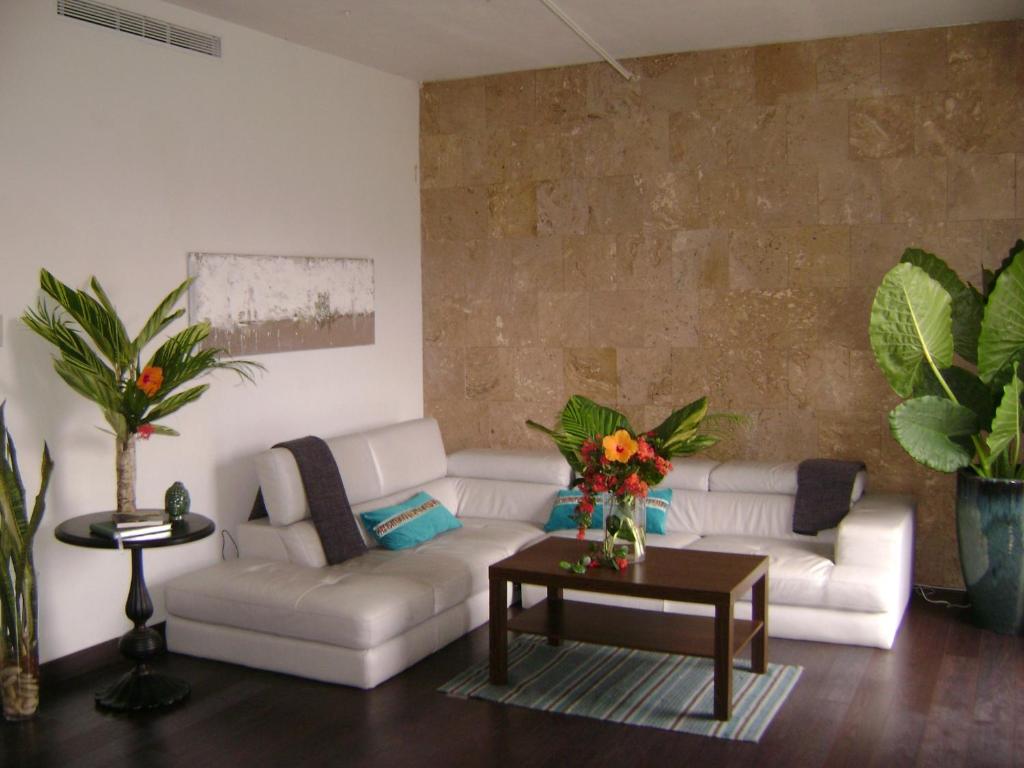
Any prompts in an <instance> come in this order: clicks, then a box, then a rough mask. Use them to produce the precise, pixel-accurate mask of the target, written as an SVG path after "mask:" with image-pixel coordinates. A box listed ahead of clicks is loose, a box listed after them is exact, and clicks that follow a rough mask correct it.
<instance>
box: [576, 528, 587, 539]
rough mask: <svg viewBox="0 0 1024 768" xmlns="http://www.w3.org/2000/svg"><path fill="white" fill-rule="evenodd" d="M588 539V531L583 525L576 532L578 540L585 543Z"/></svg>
mask: <svg viewBox="0 0 1024 768" xmlns="http://www.w3.org/2000/svg"><path fill="white" fill-rule="evenodd" d="M586 537H587V529H586V528H584V527H583V526H582V525H581V526H580V527H579V529H578V530H577V531H576V538H577V539H579V540H580V541H583V539H585V538H586Z"/></svg>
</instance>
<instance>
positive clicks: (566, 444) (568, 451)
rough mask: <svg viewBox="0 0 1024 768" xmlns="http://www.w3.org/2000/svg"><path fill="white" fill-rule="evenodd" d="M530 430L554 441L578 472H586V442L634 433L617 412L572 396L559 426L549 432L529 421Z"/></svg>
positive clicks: (563, 409) (560, 418) (580, 396)
mask: <svg viewBox="0 0 1024 768" xmlns="http://www.w3.org/2000/svg"><path fill="white" fill-rule="evenodd" d="M526 424H527V426H529V427H532V428H534V429H539V430H540V431H542V432H544V433H545V434H546V435H548V436H549V437H551V439H552V440H553V441H554V443H555V447H557V448H558V450H559V451H560V452H561V454H562V455H563V456H564V457H565V460H566V461H568V462H569V466H571V467H572V468H573V469H574V470H576V471H577V472H582V471H583V464H582V462H581V461H580V457H579V450H580V446H581V445H583V441H584V440H591V439H593V438H595V437H597V436H603V435H610V434H612V433H613V432H615V430H617V429H628V430H630V431H633V429H632V427H631V426H630V425H629V420H628V419H627V418H626V417H625V416H623V415H622V414H621V413H619V412H618V411H616V410H614V409H612V408H607V407H605V406H603V405H598V404H597V403H595V402H594V401H593V400H590V399H588V398H586V397H583V396H582V395H573V396H572V397H570V398H569V401H568V402H567V403H566V404H565V407H564V408H562V412H561V414H559V417H558V424H557V425H556V426H555V428H554V429H548V428H547V427H544V426H542V425H540V424H538V423H537V422H535V421H530V420H528V421H527V422H526Z"/></svg>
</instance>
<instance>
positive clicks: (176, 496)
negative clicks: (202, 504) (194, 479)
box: [164, 480, 192, 523]
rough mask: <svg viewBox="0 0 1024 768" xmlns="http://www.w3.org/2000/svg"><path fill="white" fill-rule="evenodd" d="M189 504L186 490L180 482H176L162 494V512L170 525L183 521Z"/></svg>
mask: <svg viewBox="0 0 1024 768" xmlns="http://www.w3.org/2000/svg"><path fill="white" fill-rule="evenodd" d="M191 504H192V500H191V498H189V495H188V489H187V488H186V487H185V484H184V483H182V482H181V481H180V480H178V481H176V482H175V483H174V485H172V486H171V487H170V488H168V489H167V493H165V494H164V510H165V511H166V512H167V517H168V518H170V521H171V522H172V523H176V522H178V521H180V520H184V519H185V515H187V514H188V510H189V507H190V506H191Z"/></svg>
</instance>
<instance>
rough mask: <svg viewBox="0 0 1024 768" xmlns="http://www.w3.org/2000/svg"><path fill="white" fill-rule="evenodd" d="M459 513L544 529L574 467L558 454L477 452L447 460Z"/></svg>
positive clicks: (503, 451) (468, 452)
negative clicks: (455, 491)
mask: <svg viewBox="0 0 1024 768" xmlns="http://www.w3.org/2000/svg"><path fill="white" fill-rule="evenodd" d="M448 475H449V477H450V478H451V479H452V480H453V481H454V482H455V486H456V489H457V491H458V495H459V510H460V512H459V514H461V515H466V516H469V517H489V518H497V519H501V520H520V521H523V522H530V523H536V524H537V525H543V524H544V523H545V522H546V521H547V519H548V515H549V514H550V513H551V507H552V505H553V504H554V500H555V497H556V495H557V494H558V491H560V490H562V489H563V488H568V487H569V483H570V482H571V480H572V469H571V468H570V467H569V465H568V464H567V463H566V461H565V459H564V458H562V454H560V453H558V452H557V451H505V450H491V449H487V448H474V449H470V450H464V451H457V452H455V453H453V454H451V455H450V456H449V457H448Z"/></svg>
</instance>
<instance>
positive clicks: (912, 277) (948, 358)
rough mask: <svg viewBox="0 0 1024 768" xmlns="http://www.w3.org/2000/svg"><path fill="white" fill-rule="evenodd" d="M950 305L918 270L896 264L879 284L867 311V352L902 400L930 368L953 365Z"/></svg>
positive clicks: (946, 296) (938, 287) (935, 284)
mask: <svg viewBox="0 0 1024 768" xmlns="http://www.w3.org/2000/svg"><path fill="white" fill-rule="evenodd" d="M951 306H952V299H951V298H950V296H949V294H948V293H947V292H946V290H945V289H944V288H943V287H942V286H941V285H940V284H939V283H938V282H937V281H935V280H933V279H932V278H931V277H929V276H928V274H927V273H926V272H925V271H924V270H922V269H921V268H920V267H915V266H914V265H913V264H898V265H896V266H895V267H893V268H892V269H891V270H889V272H888V273H887V274H886V275H885V277H884V278H882V283H881V285H880V286H879V287H878V291H877V292H876V293H875V300H874V302H873V303H872V305H871V321H870V325H869V328H868V332H869V336H870V339H871V349H872V350H873V351H874V353H875V360H877V361H878V365H879V367H880V368H881V369H882V373H884V374H885V377H886V378H887V379H888V380H889V384H890V385H891V386H892V388H893V389H894V390H895V391H896V393H897V394H898V395H900V396H901V397H911V396H912V395H913V392H914V390H915V388H916V387H917V386H918V385H919V384H920V382H921V380H922V379H923V378H924V377H925V376H926V375H927V374H926V372H927V370H928V369H929V368H930V367H931V365H930V364H929V362H930V363H931V364H934V366H935V367H936V368H947V367H949V366H950V365H951V364H952V362H953V333H952V310H951Z"/></svg>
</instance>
